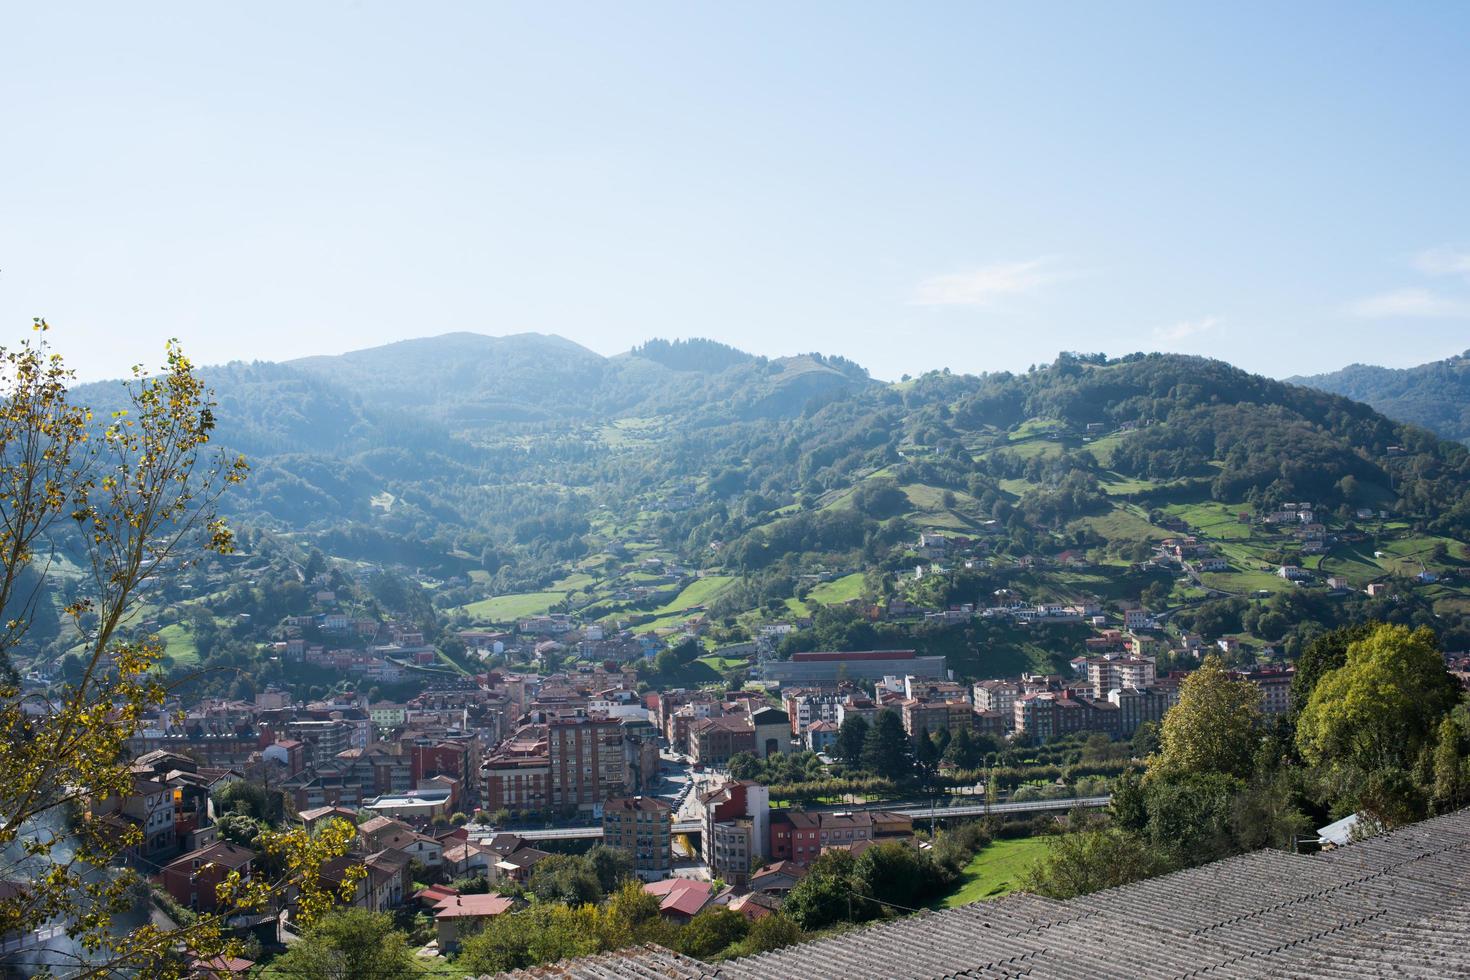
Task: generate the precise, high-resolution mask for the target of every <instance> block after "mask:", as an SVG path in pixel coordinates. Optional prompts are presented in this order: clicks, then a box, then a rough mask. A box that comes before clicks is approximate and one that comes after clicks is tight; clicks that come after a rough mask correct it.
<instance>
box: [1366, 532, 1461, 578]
mask: <svg viewBox="0 0 1470 980" xmlns="http://www.w3.org/2000/svg"><path fill="white" fill-rule="evenodd" d="M1436 544H1443V545H1444V546H1445V548H1447V549H1448V550H1449V559H1448V560H1447V561H1442V562H1436V561H1433V560H1432V559H1431V558H1430V552H1432V551H1433V550H1434V546H1435V545H1436ZM1378 550H1379V551H1381V552H1383V554H1384V557H1383V558H1382V559H1380V560H1379V562H1380V564H1382V565H1383V566H1384V567H1385V568H1387V569H1388V570H1390V571H1395V572H1398V573H1399V574H1401V575H1417V574H1419V571H1420V568H1419V563H1420V562H1423V563H1424V565H1425V567H1427V568H1432V569H1438V570H1444V569H1451V568H1459V567H1461V566H1463V564H1464V562H1463V561H1461V560H1459V559H1458V558H1457V557H1456V556H1457V555H1459V554H1460V544H1459V542H1457V541H1456V540H1455V539H1454V538H1441V537H1437V536H1435V535H1432V534H1407V535H1404V536H1403V537H1401V538H1396V539H1394V540H1393V541H1386V542H1380V543H1379V545H1378Z"/></svg>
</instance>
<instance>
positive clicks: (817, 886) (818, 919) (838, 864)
mask: <svg viewBox="0 0 1470 980" xmlns="http://www.w3.org/2000/svg"><path fill="white" fill-rule="evenodd" d="M855 863H856V862H855V860H854V858H853V856H852V852H850V851H828V852H826V853H824V854H822V855H821V856H819V857H818V858H817V859H816V860H815V861H813V862H812V863H811V867H810V868H808V869H807V874H806V877H805V878H803V879H801V881H798V882H797V883H796V887H794V888H792V889H791V892H790V894H788V895H787V896H786V901H785V902H783V903H782V905H781V911H782V912H784V913H786V914H787V915H788V916H790V917H791V921H793V922H795V923H796V924H797V925H798V926H800V927H801V928H802V929H804V930H806V931H807V932H812V931H813V930H816V929H825V928H826V927H827V926H830V925H832V924H833V923H834V922H842V921H845V920H846V919H847V917H848V914H849V912H852V911H855V910H854V909H853V902H854V898H853V894H854V889H853V883H852V873H853V866H854V864H855ZM857 904H858V906H859V909H861V907H862V906H865V905H867V904H868V903H866V902H863V901H862V900H861V897H859V898H858V899H857Z"/></svg>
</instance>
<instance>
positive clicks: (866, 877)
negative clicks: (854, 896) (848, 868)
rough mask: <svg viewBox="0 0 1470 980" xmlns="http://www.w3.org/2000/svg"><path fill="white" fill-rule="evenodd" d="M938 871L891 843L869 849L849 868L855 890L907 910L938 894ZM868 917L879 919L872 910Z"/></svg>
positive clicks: (911, 851)
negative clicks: (935, 892) (935, 893)
mask: <svg viewBox="0 0 1470 980" xmlns="http://www.w3.org/2000/svg"><path fill="white" fill-rule="evenodd" d="M939 878H940V876H939V872H938V869H936V868H935V867H934V863H933V862H932V861H930V860H929V859H928V858H927V857H922V856H921V855H920V854H919V852H918V851H916V850H914V849H913V848H912V847H910V846H908V845H906V844H902V843H898V842H892V843H888V844H879V845H878V846H876V847H870V848H868V849H867V850H866V851H864V852H863V853H862V855H861V856H860V857H859V858H858V859H857V861H856V862H855V863H854V864H853V879H854V881H855V882H856V885H857V890H858V891H860V892H861V893H862V894H864V895H868V896H871V897H873V898H876V899H879V900H880V901H883V902H890V903H892V904H894V905H897V906H899V907H900V908H905V909H911V908H914V907H916V906H917V905H919V904H920V903H921V902H923V901H925V900H926V899H928V898H929V896H930V895H931V894H932V893H933V892H934V891H937V890H938V887H939V884H940V880H939ZM871 914H872V915H875V916H876V915H881V914H882V908H881V907H877V908H874V909H873V910H872V912H871Z"/></svg>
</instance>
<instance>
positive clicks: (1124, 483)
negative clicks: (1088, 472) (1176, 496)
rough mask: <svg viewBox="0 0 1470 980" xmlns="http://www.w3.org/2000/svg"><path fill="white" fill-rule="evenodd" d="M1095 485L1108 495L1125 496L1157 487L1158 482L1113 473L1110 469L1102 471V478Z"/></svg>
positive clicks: (1146, 491)
mask: <svg viewBox="0 0 1470 980" xmlns="http://www.w3.org/2000/svg"><path fill="white" fill-rule="evenodd" d="M1097 486H1098V489H1099V490H1101V491H1102V492H1103V493H1105V494H1107V495H1108V496H1110V497H1127V496H1129V495H1131V494H1135V493H1148V492H1149V491H1151V490H1157V489H1158V488H1159V484H1158V483H1157V482H1155V481H1153V480H1136V479H1134V478H1133V477H1131V476H1124V475H1123V474H1121V473H1114V472H1113V471H1112V470H1108V471H1107V472H1105V473H1103V479H1101V480H1099V481H1098V482H1097Z"/></svg>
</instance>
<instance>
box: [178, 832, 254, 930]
mask: <svg viewBox="0 0 1470 980" xmlns="http://www.w3.org/2000/svg"><path fill="white" fill-rule="evenodd" d="M254 860H255V852H254V851H252V850H250V849H249V848H246V847H240V846H239V845H237V844H231V843H229V842H228V841H217V842H215V843H213V844H211V845H209V846H208V847H201V848H200V849H199V850H197V851H190V852H189V853H188V854H183V855H180V856H179V857H177V858H174V859H173V860H172V861H170V862H169V863H168V864H166V865H164V866H163V870H162V871H160V872H159V877H160V878H161V879H162V881H163V889H164V891H166V892H168V893H169V895H170V896H171V897H172V898H173V900H174V901H176V902H178V903H179V904H180V905H182V906H184V907H185V908H187V909H191V910H193V911H195V912H205V913H212V912H215V911H218V909H219V907H220V904H219V897H218V891H217V889H218V887H219V885H221V884H223V883H224V880H225V879H226V878H228V877H229V876H230V874H231V873H232V872H239V873H240V874H241V876H246V875H248V874H249V873H250V870H251V866H252V863H253V862H254Z"/></svg>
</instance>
